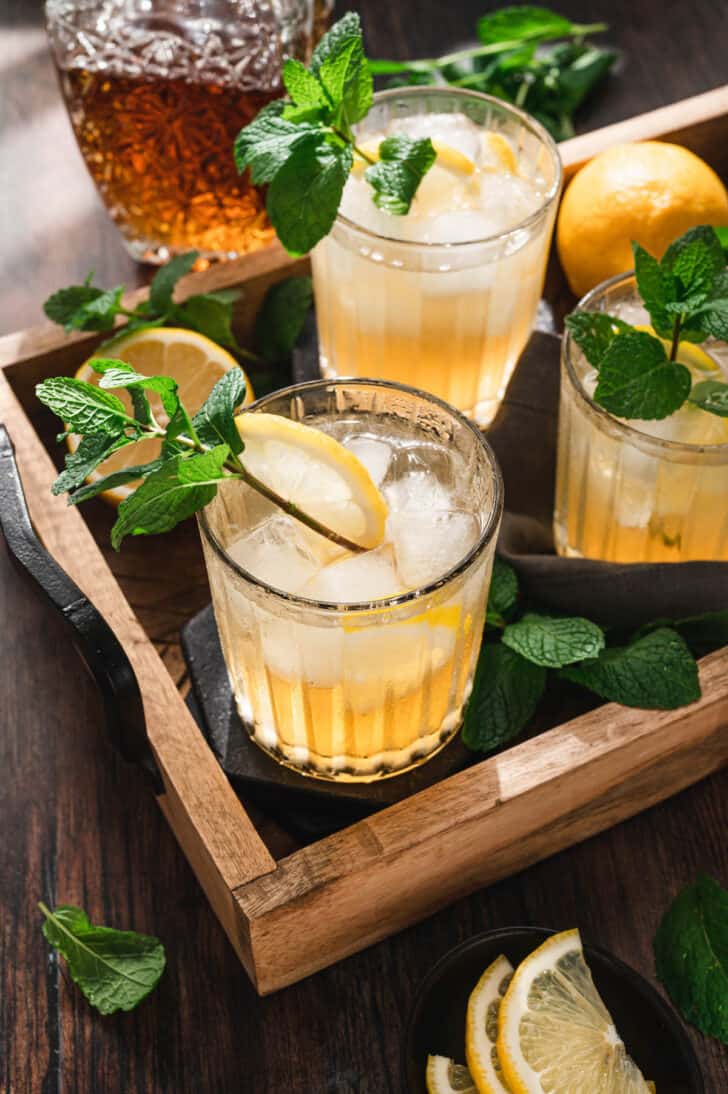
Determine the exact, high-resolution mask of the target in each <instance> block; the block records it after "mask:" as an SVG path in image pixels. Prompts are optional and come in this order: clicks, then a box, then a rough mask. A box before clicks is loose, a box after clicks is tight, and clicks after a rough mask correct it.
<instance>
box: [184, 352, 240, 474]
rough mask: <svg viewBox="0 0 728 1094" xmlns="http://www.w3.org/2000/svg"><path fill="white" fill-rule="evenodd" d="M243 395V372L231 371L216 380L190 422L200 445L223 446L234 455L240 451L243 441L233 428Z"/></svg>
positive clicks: (234, 427) (235, 427)
mask: <svg viewBox="0 0 728 1094" xmlns="http://www.w3.org/2000/svg"><path fill="white" fill-rule="evenodd" d="M246 392H247V385H246V382H245V375H244V373H243V371H242V369H239V368H231V369H230V371H229V372H226V373H225V375H224V376H222V377H221V378H220V379H219V380H218V381H217V383H216V384H215V386H214V387H213V389H212V391H211V392H210V394H209V395H208V396H207V399H206V400H205V402H204V403H203V404H202V406H201V407H200V409H199V410H198V411H197V413H196V414H195V416H194V418H193V419H192V424H193V426H194V428H195V432H196V433H197V436H198V437H199V439H200V440H201V441H202V443H203V444H210V445H220V444H226V445H227V446H228V448H229V449H230V451H231V452H233V453H234V454H235V455H237V454H238V453H239V452H242V450H243V442H242V440H241V439H240V434H239V433H238V430H237V426H236V425H235V413H236V411H237V410H238V407H240V406H241V404H242V402H243V400H244V399H245V395H246Z"/></svg>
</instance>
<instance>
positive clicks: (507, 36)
mask: <svg viewBox="0 0 728 1094" xmlns="http://www.w3.org/2000/svg"><path fill="white" fill-rule="evenodd" d="M572 27H573V23H572V22H571V20H570V19H565V18H564V16H563V15H558V14H557V13H556V12H555V11H549V10H548V8H542V7H537V6H532V5H522V6H518V7H512V8H501V9H500V10H499V11H495V12H493V14H492V15H483V16H482V17H481V18H480V19H479V20H478V38H479V39H480V41H481V42H482V43H483V44H484V45H492V44H494V43H497V42H513V41H517V40H521V41H528V40H529V39H534V38H565V37H566V36H567V35H568V34H570V33H571V30H572Z"/></svg>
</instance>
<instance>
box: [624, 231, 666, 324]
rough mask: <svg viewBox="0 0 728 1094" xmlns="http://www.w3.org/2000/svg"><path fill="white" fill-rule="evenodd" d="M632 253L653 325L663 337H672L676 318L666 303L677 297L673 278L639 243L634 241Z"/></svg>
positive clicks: (639, 285) (643, 297) (635, 270)
mask: <svg viewBox="0 0 728 1094" xmlns="http://www.w3.org/2000/svg"><path fill="white" fill-rule="evenodd" d="M632 254H633V255H634V272H635V278H636V280H637V289H638V290H639V294H640V296H641V297H642V302H643V303H644V305H645V307H646V308H647V311H648V312H649V313H650V319H651V320H652V326H653V328H654V330H655V332H656V333H657V334H659V335H660V337H661V338H671V337H672V329H673V325H674V322H675V320H674V318H673V317H672V316H671V315H670V314H669V312H668V311H667V310H666V307H665V305H666V304H669V303H670V301H672V300H674V299H675V294H674V285H673V280H672V278H671V277H670V276H669V274H668V273H667V271H666V270H665V269H664V268H663V267H662V266H661V265H660V263H659V262H658V261H657V259H656V258H653V256H652V255H651V254H650V253H649V251H646V250H645V249H644V247H641V246H640V245H639V243H635V242H633V243H632Z"/></svg>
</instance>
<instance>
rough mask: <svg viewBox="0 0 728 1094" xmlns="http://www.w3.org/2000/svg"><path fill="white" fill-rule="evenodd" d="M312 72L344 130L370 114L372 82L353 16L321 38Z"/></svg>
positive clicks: (352, 13) (344, 19)
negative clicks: (339, 118) (341, 116)
mask: <svg viewBox="0 0 728 1094" xmlns="http://www.w3.org/2000/svg"><path fill="white" fill-rule="evenodd" d="M311 71H312V72H313V73H314V74H315V75H316V76H317V77H318V79H319V80H320V81H321V84H322V85H323V87H324V88H325V90H326V93H327V95H328V97H329V99H330V101H331V102H332V104H333V105H334V107H336V108H338V111H339V112H340V113H341V114H343V120H344V122H345V124H346V126H350V125H353V124H354V123H355V122H358V121H360V120H361V119H362V118H363V117H365V115H366V114H367V113H368V112H369V108H370V107H371V105H372V95H373V82H372V75H371V72H370V71H369V65H368V63H367V59H366V57H365V56H364V46H363V41H362V32H361V22H360V20H359V16H358V15H357V14H356V12H353V11H350V12H347V13H346V15H344V17H343V18H342V19H339V21H338V22H337V23H334V25H333V26H332V27H331V30H329V32H328V33H327V34H325V35H324V36H323V38H322V39H321V41H320V42H319V43H318V45H317V46H316V49H315V50H314V51H313V56H312V57H311ZM295 101H298V100H295Z"/></svg>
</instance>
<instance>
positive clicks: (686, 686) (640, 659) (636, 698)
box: [560, 627, 700, 710]
mask: <svg viewBox="0 0 728 1094" xmlns="http://www.w3.org/2000/svg"><path fill="white" fill-rule="evenodd" d="M560 675H561V676H562V677H563V678H564V679H565V680H571V681H572V682H573V683H575V684H581V685H582V686H583V687H586V688H589V690H590V691H594V692H596V694H597V695H599V696H601V698H602V699H608V700H611V701H612V702H615V703H622V704H623V705H624V706H628V707H642V708H644V709H645V710H674V709H676V708H677V707H682V706H685V705H686V704H687V703H692V702H695V700H696V699H699V698H700V683H699V681H698V669H697V665H696V664H695V659H694V658H693V656H692V654H691V653H690V650H689V649H688V647H687V645H686V643H685V641H684V639H683V638H681V637H680V635H679V634H677V632H676V631H674V630H672V629H671V628H669V627H659V628H658V629H657V630H654V631H651V632H650V633H649V634H646V635H645V636H644V637H642V638H638V639H636V640H635V641H633V642H631V643H630V644H629V645H628V646H617V647H613V648H611V649H606V650H603V651H602V652H601V654H600V655H599V657H598V658H597V659H595V660H593V661H584V662H583V663H582V664H580V665H570V666H568V667H567V668H564V669H562V670H561V672H560Z"/></svg>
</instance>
